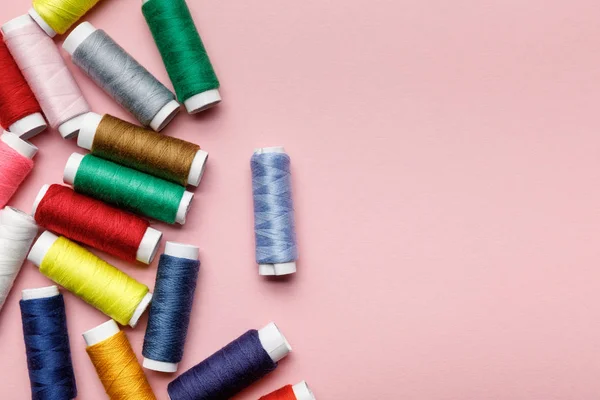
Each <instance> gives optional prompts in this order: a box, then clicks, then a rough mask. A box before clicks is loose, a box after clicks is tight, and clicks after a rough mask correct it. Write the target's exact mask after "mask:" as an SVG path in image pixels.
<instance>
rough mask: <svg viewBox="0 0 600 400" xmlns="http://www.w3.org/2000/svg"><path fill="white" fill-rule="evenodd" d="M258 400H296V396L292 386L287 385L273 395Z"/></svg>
mask: <svg viewBox="0 0 600 400" xmlns="http://www.w3.org/2000/svg"><path fill="white" fill-rule="evenodd" d="M259 400H296V395H295V394H294V389H292V385H287V386H284V387H282V388H281V389H279V390H276V391H274V392H273V393H269V394H268V395H266V396H263V397H261V398H260V399H259Z"/></svg>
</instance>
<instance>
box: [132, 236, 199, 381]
mask: <svg viewBox="0 0 600 400" xmlns="http://www.w3.org/2000/svg"><path fill="white" fill-rule="evenodd" d="M199 269H200V262H199V261H198V247H196V246H191V245H187V244H181V243H174V242H167V244H166V247H165V253H164V254H163V255H162V256H161V257H160V262H159V264H158V270H157V272H156V284H155V286H154V295H153V298H152V305H151V306H150V316H149V319H148V327H147V328H146V335H145V337H144V348H143V351H142V354H143V356H144V364H143V365H144V368H148V369H151V370H154V371H159V372H176V371H177V366H178V364H179V362H180V361H181V359H182V358H183V348H184V344H185V339H186V336H187V331H188V326H189V322H190V313H191V311H192V303H193V301H194V292H195V290H196V282H197V281H198V271H199Z"/></svg>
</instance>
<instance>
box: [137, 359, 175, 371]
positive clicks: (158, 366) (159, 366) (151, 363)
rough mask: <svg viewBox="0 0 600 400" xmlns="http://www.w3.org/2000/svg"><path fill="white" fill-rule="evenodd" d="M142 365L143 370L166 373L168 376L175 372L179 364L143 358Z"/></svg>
mask: <svg viewBox="0 0 600 400" xmlns="http://www.w3.org/2000/svg"><path fill="white" fill-rule="evenodd" d="M142 365H143V366H144V368H146V369H151V370H152V371H158V372H166V373H168V374H170V373H173V372H177V367H178V366H179V363H169V362H163V361H156V360H151V359H149V358H146V357H144V362H143V364H142Z"/></svg>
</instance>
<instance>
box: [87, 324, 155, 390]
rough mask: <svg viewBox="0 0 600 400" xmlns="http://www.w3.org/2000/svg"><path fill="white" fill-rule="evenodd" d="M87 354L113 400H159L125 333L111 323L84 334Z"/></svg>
mask: <svg viewBox="0 0 600 400" xmlns="http://www.w3.org/2000/svg"><path fill="white" fill-rule="evenodd" d="M83 339H84V340H85V343H86V345H87V348H86V351H87V353H88V355H89V356H90V360H91V361H92V364H94V367H95V368H96V372H97V373H98V377H99V378H100V381H101V382H102V385H103V386H104V389H105V391H106V394H107V395H108V397H109V398H110V399H111V400H156V397H155V396H154V393H153V392H152V388H151V387H150V384H149V383H148V380H147V379H146V375H144V371H143V370H142V367H141V366H140V364H139V363H138V360H137V358H136V356H135V353H134V352H133V349H132V348H131V344H130V343H129V340H127V336H126V335H125V332H122V331H120V330H119V327H118V326H117V324H116V323H115V321H113V320H110V321H108V322H105V323H103V324H101V325H99V326H97V327H95V328H94V329H91V330H89V331H87V332H85V333H84V334H83Z"/></svg>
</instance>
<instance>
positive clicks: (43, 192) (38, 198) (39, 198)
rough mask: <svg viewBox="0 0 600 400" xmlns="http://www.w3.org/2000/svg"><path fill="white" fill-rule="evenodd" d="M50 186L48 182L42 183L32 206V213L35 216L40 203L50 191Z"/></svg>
mask: <svg viewBox="0 0 600 400" xmlns="http://www.w3.org/2000/svg"><path fill="white" fill-rule="evenodd" d="M49 188H50V185H47V184H46V185H42V188H41V189H40V191H39V192H38V194H37V196H35V200H33V206H31V215H33V216H34V217H35V213H36V212H37V208H38V206H39V205H40V203H41V201H42V199H43V198H44V196H45V195H46V192H48V189H49Z"/></svg>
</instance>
